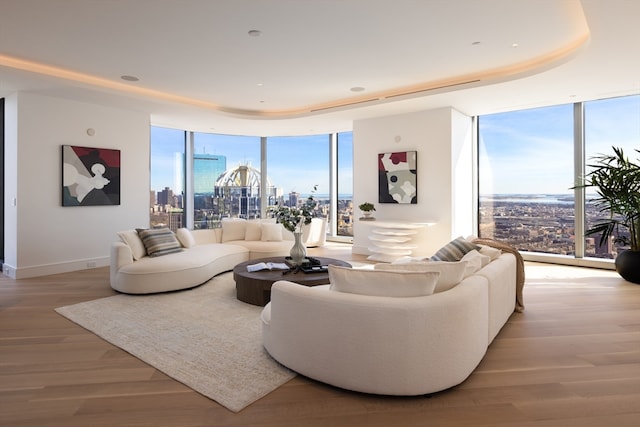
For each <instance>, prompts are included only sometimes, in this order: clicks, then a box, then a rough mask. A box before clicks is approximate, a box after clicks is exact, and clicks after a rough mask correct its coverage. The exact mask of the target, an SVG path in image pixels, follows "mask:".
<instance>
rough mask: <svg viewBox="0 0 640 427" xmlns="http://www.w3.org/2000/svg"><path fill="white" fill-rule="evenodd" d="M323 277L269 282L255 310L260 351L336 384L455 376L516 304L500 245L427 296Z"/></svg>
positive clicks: (388, 389)
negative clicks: (364, 291) (327, 281)
mask: <svg viewBox="0 0 640 427" xmlns="http://www.w3.org/2000/svg"><path fill="white" fill-rule="evenodd" d="M441 277H442V276H441ZM331 286H333V285H326V286H316V287H305V286H300V285H297V284H295V283H291V282H288V281H279V282H276V283H275V284H274V285H273V287H272V289H271V302H270V303H269V304H267V306H265V308H264V310H263V312H262V328H263V341H264V347H265V349H266V350H267V351H268V352H269V354H271V356H273V357H274V358H275V359H276V360H277V361H279V362H280V363H282V364H283V365H285V366H287V367H289V368H290V369H292V370H294V371H296V372H298V373H300V374H302V375H305V376H308V377H310V378H313V379H316V380H319V381H322V382H325V383H328V384H331V385H334V386H337V387H341V388H345V389H349V390H354V391H359V392H366V393H374V394H385V395H407V396H409V395H422V394H428V393H433V392H437V391H441V390H444V389H447V388H450V387H453V386H455V385H457V384H460V383H461V382H463V381H464V380H465V379H466V378H467V377H468V376H469V375H470V374H471V373H472V372H473V370H474V369H475V368H476V367H477V365H478V364H479V363H480V361H481V360H482V358H483V356H484V354H485V352H486V350H487V347H488V345H489V344H490V343H491V341H492V340H493V339H494V338H495V336H496V335H497V334H498V332H499V330H500V329H501V328H502V326H503V325H504V323H505V322H506V321H507V319H508V318H509V316H510V315H511V313H513V312H514V308H515V307H516V257H515V256H514V255H513V254H511V253H501V254H499V255H498V256H497V257H496V258H495V259H494V260H493V261H491V262H490V263H489V264H488V265H486V266H485V267H483V268H481V269H480V270H478V271H477V272H475V273H473V274H471V275H469V276H467V277H466V278H464V279H463V280H461V281H460V282H459V283H458V284H456V285H455V286H453V287H452V288H451V289H448V290H445V291H441V292H436V293H433V294H432V295H428V296H415V297H386V296H369V295H360V294H354V293H346V292H338V291H336V290H333V289H331ZM389 286H394V283H389ZM436 289H437V286H436Z"/></svg>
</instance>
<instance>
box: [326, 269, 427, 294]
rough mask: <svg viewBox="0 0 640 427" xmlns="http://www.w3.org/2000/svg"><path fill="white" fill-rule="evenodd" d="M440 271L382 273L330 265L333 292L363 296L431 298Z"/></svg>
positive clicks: (330, 280)
mask: <svg viewBox="0 0 640 427" xmlns="http://www.w3.org/2000/svg"><path fill="white" fill-rule="evenodd" d="M439 275H440V273H439V272H433V271H432V272H426V273H424V272H420V271H404V270H403V271H380V270H371V269H358V268H350V267H339V266H336V265H329V283H330V284H331V290H333V291H337V292H346V293H352V294H360V295H371V296H385V297H417V296H425V295H431V294H432V293H433V291H434V289H435V287H436V281H437V280H438V276H439Z"/></svg>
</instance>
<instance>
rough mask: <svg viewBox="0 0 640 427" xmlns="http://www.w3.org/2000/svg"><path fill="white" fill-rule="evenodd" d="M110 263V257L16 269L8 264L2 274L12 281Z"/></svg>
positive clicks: (104, 265)
mask: <svg viewBox="0 0 640 427" xmlns="http://www.w3.org/2000/svg"><path fill="white" fill-rule="evenodd" d="M110 263H111V259H110V257H98V258H87V259H81V260H76V261H66V262H61V263H55V264H46V265H35V266H28V267H18V268H16V267H15V266H12V265H9V264H3V265H2V273H3V274H4V275H5V276H7V277H10V278H12V279H27V278H29V277H40V276H48V275H50V274H60V273H70V272H72V271H79V270H88V269H90V268H97V267H106V266H109V265H110Z"/></svg>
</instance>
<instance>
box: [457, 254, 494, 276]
mask: <svg viewBox="0 0 640 427" xmlns="http://www.w3.org/2000/svg"><path fill="white" fill-rule="evenodd" d="M462 261H466V262H467V272H466V274H465V277H468V276H471V275H472V274H474V273H475V272H477V271H478V270H480V269H481V268H482V267H484V266H486V265H488V264H489V263H490V262H491V258H489V257H488V256H486V255H482V254H481V253H480V252H478V251H476V250H473V251H470V252H467V253H466V254H465V255H464V256H463V257H462Z"/></svg>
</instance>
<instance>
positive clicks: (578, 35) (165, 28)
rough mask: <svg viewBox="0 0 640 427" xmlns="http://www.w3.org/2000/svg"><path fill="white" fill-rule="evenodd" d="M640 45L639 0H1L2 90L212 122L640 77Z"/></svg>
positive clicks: (332, 115)
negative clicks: (129, 79) (255, 33)
mask: <svg viewBox="0 0 640 427" xmlns="http://www.w3.org/2000/svg"><path fill="white" fill-rule="evenodd" d="M251 30H259V31H260V32H261V34H260V35H259V36H257V37H253V36H251V35H249V31H251ZM514 44H517V47H514V46H513V45H514ZM639 46H640V0H582V1H578V0H517V1H514V0H393V1H391V0H216V1H212V0H0V96H6V95H7V94H9V93H11V92H14V91H32V92H35V93H40V94H43V95H51V96H57V97H64V98H71V99H77V100H80V101H85V102H92V103H98V104H105V105H112V106H115V107H118V108H127V109H132V110H137V111H145V112H148V113H149V114H150V117H151V122H152V123H153V124H154V125H159V126H168V127H177V128H180V129H188V130H196V131H203V132H216V133H231V134H246V135H265V136H271V135H296V134H309V133H327V132H334V131H342V130H350V129H351V128H352V122H353V120H356V119H363V118H370V117H377V116H386V115H392V114H400V113H405V112H410V111H418V110H426V109H430V108H437V107H443V106H452V107H454V108H456V109H458V110H459V111H461V112H463V113H465V114H468V115H476V114H487V113H492V112H498V111H505V110H511V109H521V108H527V107H534V106H540V105H550V104H560V103H570V102H575V101H579V100H585V99H597V98H604V97H612V96H619V95H626V94H632V93H640V47H639ZM122 75H132V76H136V77H138V78H139V79H140V80H139V81H138V82H127V81H124V80H122V79H121V78H120V76H122ZM354 87H361V88H364V90H363V91H359V92H354V91H352V90H351V88H354ZM639 120H640V118H639Z"/></svg>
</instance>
